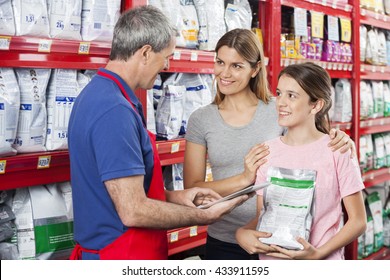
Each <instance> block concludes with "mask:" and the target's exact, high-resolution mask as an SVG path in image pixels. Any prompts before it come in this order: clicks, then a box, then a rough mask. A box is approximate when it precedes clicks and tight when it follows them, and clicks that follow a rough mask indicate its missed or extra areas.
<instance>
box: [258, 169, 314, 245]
mask: <svg viewBox="0 0 390 280" xmlns="http://www.w3.org/2000/svg"><path fill="white" fill-rule="evenodd" d="M316 175H317V172H316V171H315V170H308V169H286V168H280V167H270V168H269V169H268V172H267V180H268V181H269V182H271V184H270V185H269V186H268V187H267V188H266V189H265V190H264V193H263V207H264V208H263V209H262V214H261V215H260V217H259V221H258V224H257V230H258V231H264V232H270V233H272V236H271V237H269V238H260V241H261V242H263V243H266V244H275V245H278V246H281V247H284V248H286V249H295V250H302V249H303V246H302V244H300V243H299V242H298V241H297V240H296V237H303V238H305V239H306V240H309V235H310V229H311V224H312V219H313V214H314V191H315V180H316Z"/></svg>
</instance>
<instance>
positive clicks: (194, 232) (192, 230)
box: [190, 226, 198, 237]
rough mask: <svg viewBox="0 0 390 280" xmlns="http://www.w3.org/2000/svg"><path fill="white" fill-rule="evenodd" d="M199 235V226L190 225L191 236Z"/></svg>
mask: <svg viewBox="0 0 390 280" xmlns="http://www.w3.org/2000/svg"><path fill="white" fill-rule="evenodd" d="M197 235H198V226H193V227H190V237H193V236H197Z"/></svg>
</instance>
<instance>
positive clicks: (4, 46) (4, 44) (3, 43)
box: [0, 36, 11, 50]
mask: <svg viewBox="0 0 390 280" xmlns="http://www.w3.org/2000/svg"><path fill="white" fill-rule="evenodd" d="M10 44H11V37H9V36H0V50H9V45H10Z"/></svg>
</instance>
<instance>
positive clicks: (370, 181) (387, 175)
mask: <svg viewBox="0 0 390 280" xmlns="http://www.w3.org/2000/svg"><path fill="white" fill-rule="evenodd" d="M362 179H363V182H364V185H365V186H366V188H369V187H372V186H375V185H378V184H381V183H383V182H386V181H390V168H381V169H378V170H370V171H367V172H365V173H364V174H362Z"/></svg>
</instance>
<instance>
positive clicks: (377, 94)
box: [371, 81, 384, 118]
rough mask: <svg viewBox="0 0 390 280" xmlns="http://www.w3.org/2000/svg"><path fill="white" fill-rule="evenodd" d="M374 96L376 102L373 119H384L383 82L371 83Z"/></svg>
mask: <svg viewBox="0 0 390 280" xmlns="http://www.w3.org/2000/svg"><path fill="white" fill-rule="evenodd" d="M371 84H372V94H373V100H374V112H373V117H374V118H379V117H383V113H384V99H383V82H382V81H371Z"/></svg>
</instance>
